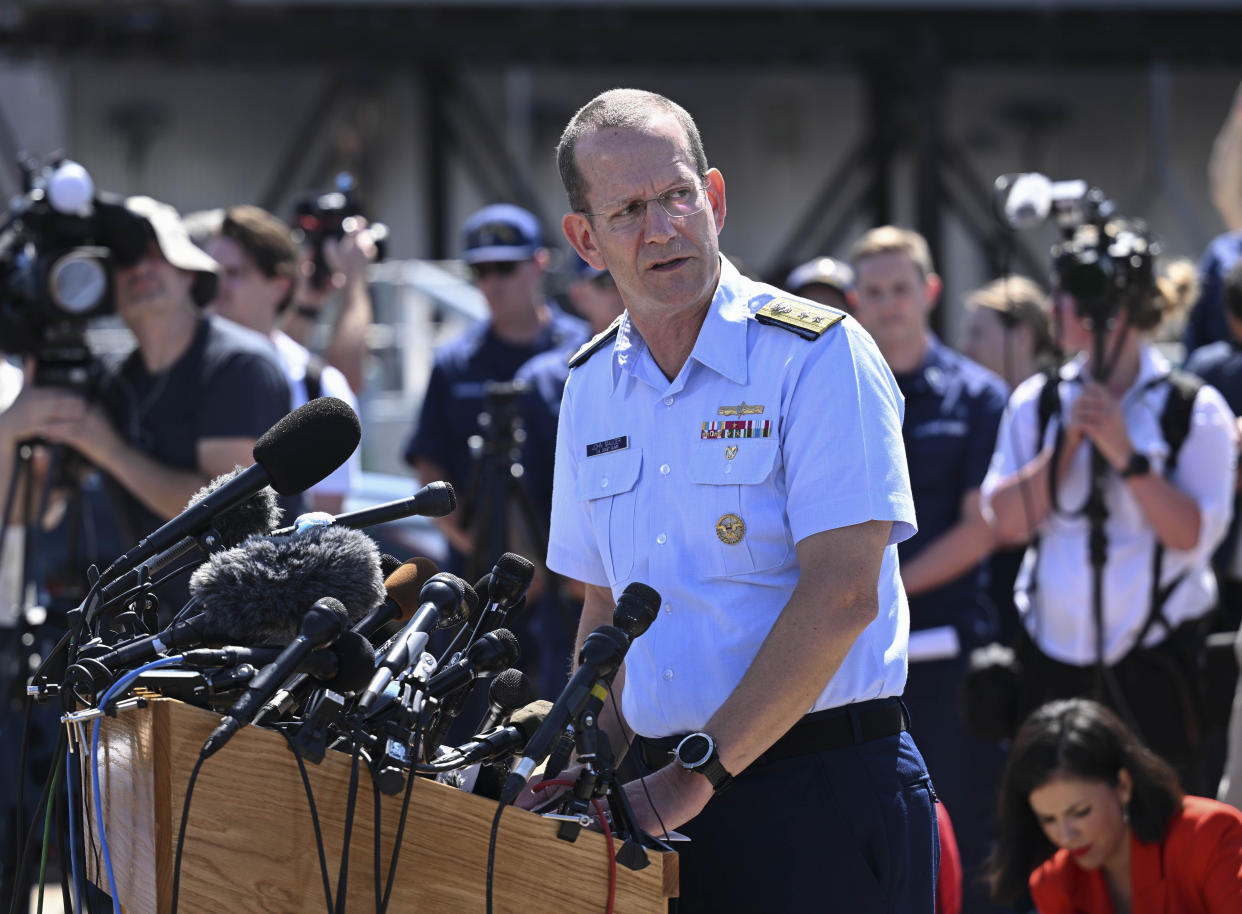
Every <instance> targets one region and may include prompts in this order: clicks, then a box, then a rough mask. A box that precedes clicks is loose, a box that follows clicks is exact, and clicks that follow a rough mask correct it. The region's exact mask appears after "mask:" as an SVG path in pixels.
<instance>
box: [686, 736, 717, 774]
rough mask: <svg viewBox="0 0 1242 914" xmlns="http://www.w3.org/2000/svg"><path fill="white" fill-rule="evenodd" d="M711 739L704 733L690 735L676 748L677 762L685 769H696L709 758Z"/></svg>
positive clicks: (711, 748)
mask: <svg viewBox="0 0 1242 914" xmlns="http://www.w3.org/2000/svg"><path fill="white" fill-rule="evenodd" d="M714 748H715V746H713V745H712V740H711V737H709V736H708V735H707V734H706V733H691V734H690V735H689V736H687V737H686V738H685V739H683V740H682V741H681V742H680V743H679V744H678V746H677V760H678V761H679V762H681V764H682V766H683V767H685V768H697V767H699V766H700V765H702V764H703V763H704V762H706V761H707V760H708V758H710V757H711V754H712V750H713V749H714Z"/></svg>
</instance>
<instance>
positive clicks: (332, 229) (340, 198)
mask: <svg viewBox="0 0 1242 914" xmlns="http://www.w3.org/2000/svg"><path fill="white" fill-rule="evenodd" d="M335 183H336V189H335V190H332V191H329V192H328V193H323V194H319V193H316V194H310V195H309V196H306V197H303V198H302V199H300V200H298V201H297V203H295V204H294V216H293V227H294V235H295V236H296V237H297V240H298V242H299V243H305V244H307V245H309V246H310V247H311V248H312V250H313V251H314V256H313V263H314V265H315V271H314V273H312V274H311V284H312V285H313V286H314V287H315V288H316V289H320V290H322V289H326V288H327V287H328V284H329V283H330V282H331V281H332V268H331V267H329V266H328V262H327V261H326V260H325V259H324V256H323V243H324V242H325V241H327V240H328V239H329V238H332V239H339V238H341V237H342V236H344V234H345V232H346V231H349V230H351V229H353V228H354V227H355V225H356V223H354V222H352V221H351V220H354V219H356V218H357V217H358V216H362V217H363V218H366V214H365V213H364V212H363V207H362V203H361V201H359V199H358V197H357V196H356V194H355V190H356V185H355V182H354V178H353V175H351V174H349V173H348V172H341V173H340V174H339V175H337V176H336V182H335ZM367 229H368V230H369V231H370V233H371V239H372V241H374V242H375V259H376V260H377V261H380V260H383V259H384V256H385V253H386V250H387V247H388V244H387V242H388V226H386V225H384V223H382V222H370V221H369V220H368V223H367Z"/></svg>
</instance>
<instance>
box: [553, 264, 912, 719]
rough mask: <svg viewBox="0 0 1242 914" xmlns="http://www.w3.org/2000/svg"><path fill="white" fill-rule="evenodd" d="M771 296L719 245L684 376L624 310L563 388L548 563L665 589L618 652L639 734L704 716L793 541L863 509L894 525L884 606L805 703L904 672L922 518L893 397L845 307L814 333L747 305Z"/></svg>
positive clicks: (788, 565) (786, 585)
mask: <svg viewBox="0 0 1242 914" xmlns="http://www.w3.org/2000/svg"><path fill="white" fill-rule="evenodd" d="M774 298H784V299H789V298H790V297H789V296H788V295H786V294H785V293H783V292H781V291H780V290H779V289H776V288H774V287H772V286H767V285H763V284H760V283H754V282H751V281H750V280H747V279H745V278H743V277H742V276H740V275H739V274H738V272H737V270H736V269H734V268H733V266H732V265H731V264H729V263H728V261H727V260H724V259H723V258H722V259H721V277H720V284H719V286H718V288H717V291H716V295H715V297H714V299H713V301H712V304H711V307H710V309H709V311H708V314H707V317H706V319H705V320H704V323H703V326H702V328H701V330H700V331H699V336H698V339H697V341H696V343H695V347H694V351H693V352H692V353H691V355H690V358H689V359H687V361H686V363H685V365H684V366H683V367H682V370H681V372H680V373H679V374H678V376H677V377H676V378H675V379H674V380H673V381H671V382H670V381H669V380H668V379H666V378H665V377H664V375H663V373H662V372H661V371H660V368H659V367H658V366H657V365H656V363H655V361H654V359H653V358H652V357H651V353H650V351H649V350H648V349H647V347H646V344H645V343H644V341H643V339H642V337H641V336H640V335H639V334H638V332H637V330H636V328H635V327H634V326H633V324H631V323H630V321H629V318H628V315H627V316H625V317H623V318H622V321H621V325H620V330H619V332H618V333H617V335H616V337H615V339H613V340H610V341H609V342H608V343H607V344H605V345H604V346H603V347H602V349H601V350H600V351H598V352H596V353H595V354H594V355H593V356H592V357H591V358H589V359H588V360H587V361H586V362H585V363H582V364H580V365H579V366H578V367H576V368H574V369H573V370H572V371H571V372H570V376H569V381H568V383H567V385H566V388H565V395H564V399H563V401H562V405H561V414H560V426H559V431H558V436H557V452H556V470H555V485H554V491H553V498H552V524H551V535H550V537H549V549H548V566H549V567H550V568H552V569H553V570H555V571H557V572H559V573H561V574H563V575H566V576H568V577H572V578H576V579H578V580H581V581H585V582H587V583H590V584H594V585H597V586H601V587H610V588H611V589H612V592H613V596H614V597H616V596H618V595H619V594H620V593H621V591H622V590H624V588H625V586H626V584H628V583H630V582H632V581H641V582H643V583H645V584H649V585H650V586H652V587H654V588H655V589H656V590H657V591H659V593H660V594H661V596H662V598H663V603H662V606H661V610H660V613H659V617H658V618H657V619H656V621H655V622H654V623H653V624H652V626H651V628H650V629H648V631H647V632H646V633H645V634H643V635H642V636H641V637H639V638H638V639H636V640H635V642H634V644H633V645H632V646H631V647H630V650H629V653H628V655H627V657H626V679H625V692H624V696H623V711H624V714H625V717H626V720H627V722H628V723H629V725H630V726H631V727H632V728H634V729H635V730H636V731H637V732H638V733H640V734H642V735H644V736H649V737H657V736H667V735H671V734H674V733H681V732H686V731H692V730H696V729H699V728H701V727H702V726H704V725H705V724H706V722H707V720H708V718H710V717H711V715H712V714H713V713H714V712H715V711H716V709H717V708H718V707H719V706H720V705H721V704H722V703H723V702H724V700H725V699H726V698H727V697H728V696H729V694H730V693H731V692H732V690H733V689H734V687H735V686H736V685H737V683H738V681H739V680H740V679H741V678H742V675H743V673H745V672H746V669H747V667H748V666H749V665H750V662H751V660H753V658H754V656H755V654H756V652H757V651H758V649H759V645H760V644H761V643H762V641H763V639H764V637H765V636H766V635H767V634H768V631H769V630H770V629H771V627H772V625H773V623H774V622H775V620H776V618H777V616H778V615H779V614H780V612H781V610H782V609H784V607H785V604H786V603H787V602H788V600H789V597H790V594H791V593H792V592H793V589H794V586H795V585H796V584H797V582H798V576H799V569H798V562H797V556H796V554H795V552H794V545H795V544H796V543H797V542H798V541H800V540H802V539H804V538H805V537H807V536H809V535H811V534H813V533H818V532H820V531H824V530H830V529H834V528H838V527H844V526H848V525H851V524H857V523H862V522H864V521H868V520H888V521H893V522H894V523H893V531H892V535H891V538H890V540H889V545H888V547H887V548H886V549H885V552H884V558H883V563H882V567H881V571H880V578H879V582H878V589H879V593H878V596H879V615H878V617H877V618H876V620H875V621H873V622H872V623H871V625H870V626H868V627H867V629H866V630H865V631H864V632H863V633H862V635H861V636H860V637H859V638H858V640H857V641H856V642H855V644H854V646H853V648H852V649H851V650H850V652H849V654H848V655H847V656H846V659H845V661H844V663H843V664H842V666H841V668H840V669H839V670H838V671H837V674H836V675H835V676H834V677H833V678H832V680H831V681H830V682H829V683H828V685H827V687H826V688H825V689H824V691H823V693H822V694H821V695H820V696H819V698H818V699H817V700H816V702H815V704H814V706H813V708H809V709H808V710H819V709H823V708H829V707H836V706H838V705H843V704H847V703H850V702H855V701H864V700H867V699H871V698H881V697H887V696H892V695H900V694H901V692H902V689H903V688H904V685H905V679H906V645H907V640H908V635H909V610H908V608H907V605H906V597H905V592H904V591H903V589H902V586H901V581H900V577H899V574H898V567H897V547H896V544H897V543H898V542H900V541H901V540H903V539H906V538H907V537H909V536H911V535H913V533H914V530H915V527H914V507H913V501H912V499H911V496H910V483H909V476H908V472H907V469H906V462H905V453H904V450H903V447H902V438H901V418H902V412H903V403H902V398H901V394H900V392H899V391H898V389H897V384H896V382H895V381H894V379H893V376H892V373H891V372H890V371H889V369H888V366H887V365H886V364H885V362H884V359H883V357H882V356H881V355H880V353H879V350H878V349H877V348H876V346H875V343H874V342H873V341H872V339H871V337H870V336H868V335H867V333H866V332H865V331H864V330H862V328H861V327H860V326H859V325H858V323H857V322H855V321H854V320H853V319H852V318H849V317H847V318H845V319H844V320H843V321H841V322H840V323H839V324H837V325H836V326H833V327H832V328H831V329H829V330H828V331H827V332H825V333H824V334H823V336H822V337H820V338H819V339H818V340H815V341H808V340H805V339H802V338H801V337H799V336H798V335H796V334H794V333H792V332H789V331H787V330H784V329H782V328H778V327H771V326H765V325H762V324H760V323H759V322H758V321H757V320H755V318H754V314H755V312H756V311H758V310H759V309H760V308H761V307H762V306H763V305H765V304H767V303H768V302H769V301H771V300H772V299H774ZM792 301H794V302H797V301H798V300H796V299H793V300H792ZM821 313H822V312H821ZM736 423H740V424H736ZM830 599H832V595H830V594H825V595H824V600H825V603H827V601H829V600H830Z"/></svg>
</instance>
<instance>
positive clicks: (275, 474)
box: [100, 397, 362, 581]
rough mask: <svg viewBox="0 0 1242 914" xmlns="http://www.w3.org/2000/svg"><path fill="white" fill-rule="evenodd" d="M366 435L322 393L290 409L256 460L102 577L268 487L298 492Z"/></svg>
mask: <svg viewBox="0 0 1242 914" xmlns="http://www.w3.org/2000/svg"><path fill="white" fill-rule="evenodd" d="M361 438H362V429H361V427H360V426H359V424H358V416H357V415H356V414H355V413H354V411H353V410H352V409H351V408H350V406H349V404H348V403H346V402H344V401H343V400H338V399H336V398H335V397H319V398H317V399H315V400H311V401H310V402H308V403H306V404H304V405H302V406H300V407H298V408H297V409H295V410H294V411H293V412H291V413H289V414H288V415H287V416H285V417H284V418H283V419H281V420H280V421H279V422H277V423H276V424H275V425H273V426H272V427H271V428H269V429H268V430H267V431H266V432H264V433H263V435H262V436H261V437H260V438H259V440H258V441H257V442H255V445H254V449H253V450H252V452H251V453H252V455H253V456H254V460H255V462H254V463H253V464H252V465H251V466H249V467H247V468H246V469H244V470H242V471H241V472H240V473H238V474H237V475H236V476H234V477H233V478H232V479H230V480H229V481H228V482H227V483H225V484H224V485H222V486H221V487H220V488H219V489H216V490H215V491H213V492H210V493H209V494H208V495H206V496H205V497H204V498H203V499H202V500H201V501H199V502H197V503H196V504H195V505H194V506H193V507H192V508H188V509H186V510H185V511H182V512H181V513H180V514H178V515H177V516H176V517H174V518H173V519H172V520H170V521H168V522H167V523H166V524H164V525H163V526H162V527H159V528H158V529H157V530H155V531H154V532H153V533H150V534H149V535H147V536H146V537H144V538H143V539H142V540H140V541H139V543H138V545H137V546H135V547H134V548H133V549H132V550H131V551H129V552H127V553H125V554H124V555H122V556H121V557H120V558H118V559H117V560H116V561H115V562H113V563H112V564H111V565H110V566H108V569H107V570H106V571H105V572H104V573H103V575H102V576H101V578H100V579H101V580H104V581H110V580H111V579H112V578H113V577H114V576H116V575H118V574H122V573H124V572H126V571H128V570H130V569H131V568H133V567H134V566H136V565H138V564H139V563H141V562H144V561H146V560H147V559H149V558H151V556H153V555H155V554H157V553H159V552H161V551H163V550H164V549H167V548H169V547H170V546H173V545H175V544H176V543H177V542H178V541H179V540H182V539H184V538H186V537H197V536H198V534H199V533H201V532H202V531H203V529H204V528H205V527H207V526H208V525H209V524H210V523H211V521H212V519H213V518H215V517H217V516H218V515H220V514H221V513H222V512H224V511H227V510H228V509H229V508H232V507H235V506H236V505H237V504H238V503H239V502H242V501H244V500H245V499H246V498H248V497H250V496H251V495H253V494H254V493H255V492H257V491H258V490H259V489H262V488H263V487H264V486H266V485H269V484H270V485H271V487H272V488H273V489H275V490H276V491H277V492H279V493H280V494H281V495H297V494H299V493H300V492H304V491H305V490H306V489H308V488H310V487H311V486H313V485H314V484H315V483H317V482H319V481H321V480H322V479H323V478H324V477H326V476H327V475H328V474H329V473H331V472H332V471H333V470H335V469H336V468H337V467H339V466H340V465H341V464H343V463H344V462H345V461H346V460H347V459H348V458H349V455H350V454H352V453H353V452H354V449H355V448H356V447H357V446H358V442H359V441H360V440H361Z"/></svg>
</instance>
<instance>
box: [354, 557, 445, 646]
mask: <svg viewBox="0 0 1242 914" xmlns="http://www.w3.org/2000/svg"><path fill="white" fill-rule="evenodd" d="M439 570H440V569H438V568H437V567H436V563H435V562H433V561H432V560H431V559H426V558H423V557H422V556H421V555H420V556H415V557H414V558H412V559H407V560H406V561H405V562H403V563H402V564H400V565H398V566H397V567H396V568H395V569H394V570H393V571H390V572H389V573H388V575H387V576H386V577H385V578H384V599H383V600H381V601H380V602H379V604H378V605H377V606H375V608H374V609H372V610H371V611H370V612H369V613H367V614H366V615H365V616H363V617H362V618H361V619H359V620H358V621H357V622H356V623H355V624H354V631H356V632H361V633H362V634H364V635H366V636H367V637H368V638H370V637H371V636H372V635H373V634H375V633H376V632H378V631H379V630H380V629H382V628H383V627H384V626H386V625H389V624H390V623H393V622H404V621H406V620H408V619H409V618H410V617H411V616H413V615H414V613H415V612H416V611H417V609H418V607H419V605H420V603H421V601H420V599H419V595H420V593H421V592H422V589H423V585H424V584H426V583H427V582H428V581H429V580H431V578H432V576H434V575H435V574H437V573H438V572H439ZM384 640H387V639H384Z"/></svg>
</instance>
